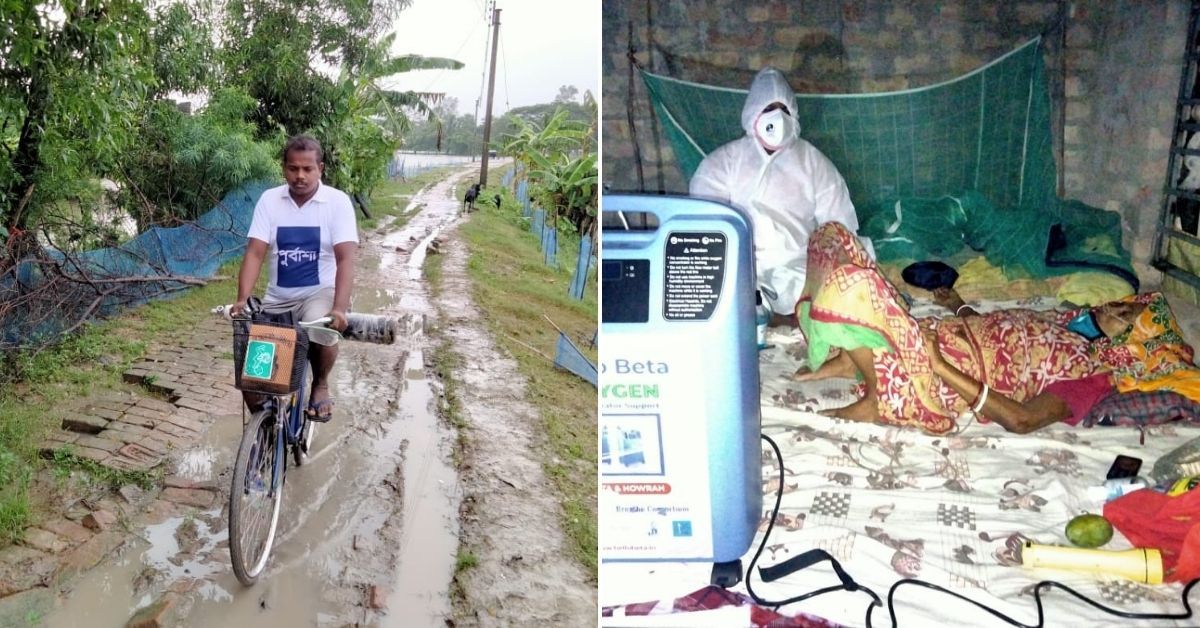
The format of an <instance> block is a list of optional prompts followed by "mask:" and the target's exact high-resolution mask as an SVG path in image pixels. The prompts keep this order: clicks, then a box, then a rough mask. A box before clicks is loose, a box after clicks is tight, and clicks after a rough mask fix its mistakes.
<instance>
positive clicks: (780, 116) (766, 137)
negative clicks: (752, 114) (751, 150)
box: [754, 109, 796, 150]
mask: <svg viewBox="0 0 1200 628" xmlns="http://www.w3.org/2000/svg"><path fill="white" fill-rule="evenodd" d="M795 122H796V121H795V120H793V119H792V117H791V116H789V115H787V114H786V113H784V112H783V110H782V109H772V110H771V111H765V112H763V113H760V114H758V117H757V118H755V119H754V136H755V137H756V138H758V143H759V144H762V146H763V148H766V149H767V150H779V149H781V148H783V147H784V146H786V145H787V144H788V142H790V141H791V140H792V138H794V137H796V133H795V131H794V129H793V125H794V124H795Z"/></svg>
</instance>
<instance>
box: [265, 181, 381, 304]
mask: <svg viewBox="0 0 1200 628" xmlns="http://www.w3.org/2000/svg"><path fill="white" fill-rule="evenodd" d="M246 236H247V237H250V238H254V239H255V240H261V241H263V242H266V243H267V244H268V245H269V246H270V250H269V251H268V253H269V255H268V257H267V259H266V260H265V262H266V264H267V268H268V269H269V271H268V272H269V279H270V282H269V283H268V284H267V294H266V296H265V298H264V299H263V302H264V303H277V302H280V301H290V300H293V299H300V298H304V297H307V296H309V295H311V294H313V293H315V292H317V291H318V290H320V289H322V288H332V287H333V285H334V279H335V278H336V277H337V263H336V258H335V257H334V254H333V245H335V244H341V243H342V242H355V243H357V242H358V225H357V223H356V222H355V219H354V205H353V204H352V203H351V202H350V197H349V196H347V195H346V193H345V192H342V191H341V190H339V189H337V188H333V187H330V186H328V185H324V184H321V185H320V186H319V187H318V188H317V192H316V194H313V197H312V198H310V199H309V200H308V202H306V203H305V204H304V206H303V207H297V206H296V202H295V201H293V200H292V196H291V194H289V193H288V186H287V185H286V184H285V185H281V186H279V187H275V188H271V189H269V190H267V191H266V192H263V195H262V196H261V197H259V199H258V204H257V205H255V206H254V218H253V219H252V220H251V221H250V230H249V231H248V232H247V233H246Z"/></svg>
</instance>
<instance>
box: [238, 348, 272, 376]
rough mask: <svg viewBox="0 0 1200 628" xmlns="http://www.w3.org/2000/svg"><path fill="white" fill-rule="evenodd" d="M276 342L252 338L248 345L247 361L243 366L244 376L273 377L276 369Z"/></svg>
mask: <svg viewBox="0 0 1200 628" xmlns="http://www.w3.org/2000/svg"><path fill="white" fill-rule="evenodd" d="M274 367H275V343H273V342H265V341H262V340H251V341H250V344H249V345H248V346H247V347H246V362H245V364H244V365H243V366H242V376H243V377H253V378H255V379H271V373H272V371H274V370H275V368H274Z"/></svg>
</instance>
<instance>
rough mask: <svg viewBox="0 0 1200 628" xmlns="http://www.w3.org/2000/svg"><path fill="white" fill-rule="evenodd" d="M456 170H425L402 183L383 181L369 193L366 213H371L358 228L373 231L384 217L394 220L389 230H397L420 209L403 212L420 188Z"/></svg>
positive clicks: (454, 167)
mask: <svg viewBox="0 0 1200 628" xmlns="http://www.w3.org/2000/svg"><path fill="white" fill-rule="evenodd" d="M458 169H459V167H458V166H446V167H444V168H435V169H433V170H427V171H425V172H422V173H420V174H418V175H414V176H411V177H409V178H407V179H405V180H404V181H393V180H390V179H389V180H385V181H384V182H383V183H381V184H379V185H378V186H377V187H376V188H375V190H374V191H372V192H371V198H370V200H369V202H368V205H369V207H370V209H369V210H368V211H370V212H371V217H370V218H361V217H360V218H359V221H358V226H359V227H360V228H362V229H366V230H370V229H375V228H376V227H379V226H380V225H382V224H384V219H385V217H388V216H391V217H393V218H394V220H393V221H392V223H391V227H389V228H391V229H398V228H400V227H403V226H404V224H405V223H407V222H408V220H409V219H410V218H412V217H413V216H414V215H416V213H417V212H418V211H420V209H421V208H420V206H417V207H414V208H413V209H412V210H411V211H408V212H405V211H404V210H405V208H407V207H408V203H409V201H410V200H412V197H413V196H414V195H416V193H417V192H419V191H421V188H424V187H425V186H427V185H430V184H433V183H436V182H438V181H441V180H442V179H444V178H445V177H446V175H447V174H449V173H451V172H454V171H456V170H458Z"/></svg>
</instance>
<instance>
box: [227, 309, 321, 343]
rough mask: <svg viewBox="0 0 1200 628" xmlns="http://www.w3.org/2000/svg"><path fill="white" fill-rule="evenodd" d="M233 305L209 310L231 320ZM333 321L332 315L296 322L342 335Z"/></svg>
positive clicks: (302, 325) (306, 326)
mask: <svg viewBox="0 0 1200 628" xmlns="http://www.w3.org/2000/svg"><path fill="white" fill-rule="evenodd" d="M233 306H234V304H233V303H228V304H225V305H218V306H216V307H214V308H212V309H210V310H209V312H211V313H212V314H215V315H217V316H221V317H223V318H225V320H229V321H231V320H233V319H234V316H233ZM237 318H239V319H245V318H249V317H248V316H239V317H237ZM332 322H333V317H332V316H322V317H321V318H318V319H316V320H312V321H300V322H299V323H296V324H297V325H299V326H301V327H305V328H308V329H324V330H326V331H329V332H331V333H335V334H337V335H338V337H339V338H340V337H342V333H341V332H339V331H338V330H336V329H334V328H332V327H330V326H329V324H330V323H332Z"/></svg>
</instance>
